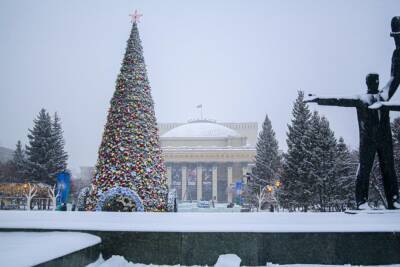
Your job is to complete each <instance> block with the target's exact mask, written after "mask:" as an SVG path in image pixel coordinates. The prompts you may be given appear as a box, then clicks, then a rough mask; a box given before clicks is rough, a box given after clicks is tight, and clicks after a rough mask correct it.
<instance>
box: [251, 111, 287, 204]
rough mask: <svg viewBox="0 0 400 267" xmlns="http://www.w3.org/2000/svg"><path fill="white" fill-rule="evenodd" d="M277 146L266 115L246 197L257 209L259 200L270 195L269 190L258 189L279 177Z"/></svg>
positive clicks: (279, 161) (272, 182)
mask: <svg viewBox="0 0 400 267" xmlns="http://www.w3.org/2000/svg"><path fill="white" fill-rule="evenodd" d="M278 148H279V147H278V141H277V140H276V138H275V132H274V130H273V129H272V125H271V121H270V120H269V118H268V115H266V116H265V120H264V123H263V126H262V130H261V132H260V134H259V136H258V140H257V145H256V149H257V154H256V158H255V168H254V169H253V174H254V176H253V177H252V178H253V181H252V183H251V186H250V188H249V189H250V192H248V193H249V196H248V197H250V201H252V202H253V203H254V204H255V205H256V206H257V210H258V209H260V208H261V206H262V204H263V203H261V202H266V200H267V199H268V196H270V195H272V193H271V192H267V191H265V192H260V190H262V188H265V186H267V185H273V184H274V183H275V181H277V180H278V179H279V171H280V166H281V158H280V155H279V152H278ZM269 204H271V203H269Z"/></svg>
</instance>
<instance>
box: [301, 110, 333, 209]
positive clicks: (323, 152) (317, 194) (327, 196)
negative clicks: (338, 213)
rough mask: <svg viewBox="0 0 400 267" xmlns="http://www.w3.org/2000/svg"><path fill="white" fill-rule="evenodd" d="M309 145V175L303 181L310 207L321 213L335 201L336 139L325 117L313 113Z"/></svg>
mask: <svg viewBox="0 0 400 267" xmlns="http://www.w3.org/2000/svg"><path fill="white" fill-rule="evenodd" d="M310 126H311V127H310V130H311V131H310V133H311V135H309V136H308V137H309V143H311V149H310V152H311V153H310V155H309V156H310V162H311V163H312V166H311V167H310V169H311V175H310V178H309V180H308V181H304V183H305V185H306V186H307V185H308V186H309V190H307V191H311V192H312V197H311V199H312V201H311V202H312V205H313V206H315V207H318V209H319V210H321V211H327V208H328V210H330V207H332V206H333V203H334V199H335V188H336V182H335V156H336V139H335V136H334V133H333V131H332V130H331V129H330V126H329V122H328V120H327V119H326V118H325V117H319V115H318V113H317V112H314V114H313V117H312V119H311V123H310Z"/></svg>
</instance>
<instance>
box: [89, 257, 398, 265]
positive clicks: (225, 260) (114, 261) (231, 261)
mask: <svg viewBox="0 0 400 267" xmlns="http://www.w3.org/2000/svg"><path fill="white" fill-rule="evenodd" d="M221 257H222V259H221ZM220 259H221V261H220ZM237 260H239V262H238V263H237ZM240 261H241V259H240V258H239V257H238V256H237V255H235V254H226V255H221V256H220V257H219V258H218V262H217V263H216V264H215V266H214V267H225V266H227V267H235V266H240V265H238V264H240ZM218 263H220V264H224V265H218ZM264 266H266V267H351V265H350V264H346V265H322V264H286V265H280V264H273V263H270V262H268V263H267V264H266V265H264ZM377 266H379V265H377ZM380 266H381V267H383V266H386V267H400V264H393V265H380ZM86 267H185V266H183V265H179V264H178V265H173V266H172V265H154V264H149V265H147V264H141V263H132V262H128V261H127V260H126V259H125V258H124V257H121V256H116V255H114V256H112V257H111V258H109V259H108V260H106V261H104V259H103V257H102V256H101V255H100V257H99V259H98V260H97V261H95V262H93V263H91V264H89V265H87V266H86ZM191 267H201V266H198V265H194V266H191ZM260 267H261V266H260ZM370 267H372V266H370Z"/></svg>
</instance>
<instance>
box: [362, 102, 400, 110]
mask: <svg viewBox="0 0 400 267" xmlns="http://www.w3.org/2000/svg"><path fill="white" fill-rule="evenodd" d="M382 106H385V107H399V106H400V102H398V101H387V102H376V103H374V104H372V105H371V106H369V108H370V109H378V108H380V107H382Z"/></svg>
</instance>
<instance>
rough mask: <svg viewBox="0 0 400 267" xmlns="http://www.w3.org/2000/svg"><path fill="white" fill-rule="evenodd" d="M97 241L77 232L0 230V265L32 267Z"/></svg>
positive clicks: (94, 237)
mask: <svg viewBox="0 0 400 267" xmlns="http://www.w3.org/2000/svg"><path fill="white" fill-rule="evenodd" d="M100 242H101V239H100V238H99V237H97V236H94V235H91V234H86V233H77V232H0V266H7V267H13V266H33V265H36V264H39V263H43V262H47V261H49V260H52V259H55V258H58V257H61V256H64V255H67V254H70V253H72V252H75V251H78V250H81V249H84V248H87V247H90V246H93V245H95V244H98V243H100Z"/></svg>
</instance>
